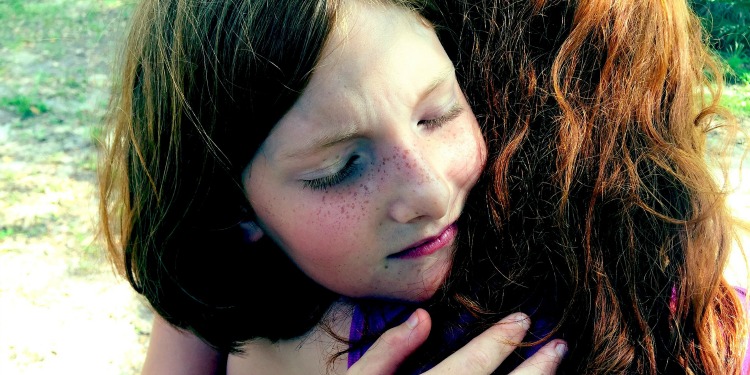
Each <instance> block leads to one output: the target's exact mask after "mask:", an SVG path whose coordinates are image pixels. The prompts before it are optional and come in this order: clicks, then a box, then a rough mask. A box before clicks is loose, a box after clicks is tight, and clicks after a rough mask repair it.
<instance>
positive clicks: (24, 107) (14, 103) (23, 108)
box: [0, 95, 48, 119]
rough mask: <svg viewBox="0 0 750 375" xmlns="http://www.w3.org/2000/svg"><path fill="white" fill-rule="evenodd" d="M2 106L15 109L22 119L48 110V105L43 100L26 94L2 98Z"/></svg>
mask: <svg viewBox="0 0 750 375" xmlns="http://www.w3.org/2000/svg"><path fill="white" fill-rule="evenodd" d="M0 107H6V108H10V109H12V110H14V111H15V112H16V113H18V115H20V116H21V118H22V119H26V118H29V117H33V116H36V115H39V114H42V113H45V112H47V111H48V108H47V106H46V105H45V104H44V103H43V102H42V101H41V100H39V99H34V98H30V97H28V96H25V95H16V96H13V97H9V98H0Z"/></svg>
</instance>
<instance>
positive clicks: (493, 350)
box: [347, 309, 567, 375]
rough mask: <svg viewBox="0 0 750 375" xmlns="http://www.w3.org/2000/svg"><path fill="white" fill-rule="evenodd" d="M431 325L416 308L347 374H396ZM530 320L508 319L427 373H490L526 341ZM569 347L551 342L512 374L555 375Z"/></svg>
mask: <svg viewBox="0 0 750 375" xmlns="http://www.w3.org/2000/svg"><path fill="white" fill-rule="evenodd" d="M431 327H432V322H431V320H430V316H429V314H428V313H427V311H425V310H422V309H417V311H415V312H414V313H413V314H412V316H411V317H409V319H408V320H407V321H406V322H404V323H402V324H401V325H399V326H396V327H393V328H391V329H390V330H388V331H386V332H385V333H383V335H382V336H381V337H380V338H379V339H378V340H377V341H376V342H375V344H374V345H373V346H372V348H370V350H368V351H367V352H366V353H365V355H364V356H362V358H361V359H360V360H359V361H357V363H355V364H354V366H352V367H351V368H350V369H349V371H347V374H348V375H355V374H356V375H367V374H393V373H395V372H396V369H397V368H398V366H399V365H400V364H401V363H402V362H403V361H404V360H405V359H406V358H407V357H408V356H409V354H411V353H412V352H414V350H416V349H417V348H418V347H419V346H420V345H422V343H424V341H425V340H426V339H427V336H428V334H429V333H430V328H431ZM528 328H529V318H528V317H527V316H526V315H524V314H521V313H517V314H512V315H510V316H507V317H505V318H504V319H503V320H501V321H500V322H499V323H497V324H495V325H494V326H492V327H490V328H489V329H487V330H486V331H484V332H482V333H481V334H480V335H479V336H477V337H475V338H474V339H473V340H471V341H470V342H469V343H468V344H466V345H465V346H464V347H462V348H461V349H459V350H458V351H456V352H455V353H453V354H452V355H450V356H449V357H448V358H446V359H444V360H443V361H442V362H440V363H439V364H437V365H436V366H435V367H433V368H432V369H430V370H429V371H427V372H425V374H429V375H440V374H450V375H478V374H491V373H492V371H494V370H495V369H496V368H497V367H498V366H500V364H501V363H502V362H503V360H505V358H507V357H508V355H509V354H510V353H511V352H513V350H514V349H515V348H516V345H517V343H519V342H521V340H523V337H524V335H525V334H526V330H527V329H528ZM566 348H567V347H566V345H565V343H564V342H563V341H562V340H552V341H551V342H549V343H547V344H546V345H544V346H543V347H542V348H541V349H539V351H537V352H536V353H535V354H534V355H533V356H531V357H529V358H528V359H526V360H525V361H524V362H523V363H521V365H519V366H518V367H517V368H516V369H515V370H513V371H512V372H511V374H512V375H531V374H554V373H555V370H556V369H557V366H558V365H559V364H560V361H561V360H562V357H563V356H564V355H565V351H566Z"/></svg>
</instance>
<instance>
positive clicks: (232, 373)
mask: <svg viewBox="0 0 750 375" xmlns="http://www.w3.org/2000/svg"><path fill="white" fill-rule="evenodd" d="M350 312H351V309H350V308H346V305H345V304H336V305H334V307H333V308H332V311H331V312H329V318H330V319H329V320H330V322H331V323H330V324H329V326H328V327H329V328H330V330H331V331H332V332H333V333H335V334H336V335H340V336H341V337H342V338H345V339H348V337H349V328H350V326H351V315H350ZM346 348H347V347H346V344H345V343H343V342H342V341H340V340H338V339H336V338H335V337H334V336H332V335H331V333H330V332H329V331H328V329H326V328H325V327H324V326H322V325H318V326H316V327H315V328H313V330H312V331H310V332H308V333H307V334H305V335H303V336H300V337H297V338H295V339H291V340H282V341H278V342H271V341H269V340H266V339H257V340H253V341H251V342H249V343H247V344H245V345H244V346H243V347H242V350H243V353H241V354H235V355H230V356H229V358H228V359H227V374H228V375H246V374H247V375H250V374H252V375H264V374H268V375H277V374H290V375H295V374H299V375H309V374H343V373H344V372H345V371H346V368H347V361H346V360H347V356H346V355H342V356H338V357H336V356H335V355H336V353H338V352H341V351H343V350H346ZM332 358H335V360H334V361H333V362H330V360H331V359H332ZM329 363H330V365H329Z"/></svg>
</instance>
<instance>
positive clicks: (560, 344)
mask: <svg viewBox="0 0 750 375" xmlns="http://www.w3.org/2000/svg"><path fill="white" fill-rule="evenodd" d="M567 351H568V346H567V345H566V344H565V342H564V341H562V340H552V341H550V342H548V343H547V344H546V345H544V346H543V347H542V348H541V349H539V350H538V351H537V352H536V353H534V355H532V356H531V357H529V358H527V359H526V360H525V361H523V363H521V364H520V365H519V366H518V367H516V369H515V370H513V371H511V373H510V374H509V375H543V374H554V373H555V371H556V370H557V366H559V365H560V362H561V361H562V359H563V357H565V353H566V352H567Z"/></svg>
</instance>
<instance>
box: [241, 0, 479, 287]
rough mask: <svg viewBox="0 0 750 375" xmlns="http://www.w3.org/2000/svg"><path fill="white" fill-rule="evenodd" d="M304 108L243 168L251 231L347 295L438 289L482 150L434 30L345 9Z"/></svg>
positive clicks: (380, 12) (408, 19) (381, 10)
mask: <svg viewBox="0 0 750 375" xmlns="http://www.w3.org/2000/svg"><path fill="white" fill-rule="evenodd" d="M342 12H343V17H341V18H340V19H339V22H338V25H337V27H336V28H335V29H334V31H333V32H332V34H331V35H330V37H329V40H328V42H327V44H326V47H325V48H324V50H323V54H322V59H321V61H320V63H319V65H318V67H317V69H316V70H315V72H314V73H313V75H312V77H311V81H310V83H309V85H308V87H307V88H306V89H305V91H304V92H303V93H302V96H301V97H300V98H299V100H298V101H297V102H296V103H295V104H294V106H293V107H292V108H291V110H290V111H289V112H288V113H287V114H286V115H285V116H284V117H283V118H282V119H281V120H280V121H279V123H278V124H277V125H276V126H275V127H274V129H273V131H272V132H271V133H270V135H269V136H268V138H267V139H266V140H265V142H264V143H263V144H262V145H261V148H260V149H259V151H258V152H257V154H256V155H255V157H254V158H253V160H252V161H251V163H250V165H249V166H248V167H247V169H246V172H245V178H244V184H245V189H246V192H247V197H248V199H249V200H250V203H251V204H252V206H253V208H254V210H255V212H256V214H257V220H258V224H259V225H260V227H261V228H262V229H263V230H264V232H265V233H266V234H267V235H269V236H270V237H271V238H272V239H273V240H274V241H276V243H278V244H279V246H280V247H281V248H282V249H283V250H284V251H285V252H286V253H287V255H288V256H289V257H290V258H291V259H292V260H293V261H294V262H295V263H296V264H297V266H299V267H300V269H302V271H304V272H305V273H306V274H307V275H308V276H310V277H311V278H312V279H314V280H316V281H317V282H318V283H320V284H321V285H323V286H325V287H327V288H329V289H331V290H332V291H334V292H337V293H339V294H342V295H346V296H349V297H380V298H392V299H399V300H408V301H420V300H424V299H427V298H429V297H430V296H432V295H433V294H434V293H435V291H436V290H437V288H438V287H439V286H440V283H441V282H442V281H443V280H444V279H445V277H446V274H447V272H448V270H449V268H450V265H451V262H452V253H453V250H454V247H455V244H454V237H455V232H456V228H455V222H456V220H457V219H458V217H459V215H460V214H461V211H462V209H463V206H464V202H465V199H466V195H467V193H468V192H469V189H471V188H472V186H473V185H474V184H475V183H476V181H477V178H478V176H479V173H480V171H481V168H482V167H483V165H484V161H485V157H486V149H485V145H484V142H483V140H482V137H481V134H480V131H479V127H478V124H477V121H476V118H475V117H474V115H473V113H472V112H471V109H470V108H469V106H468V104H467V103H466V100H465V98H464V96H463V94H462V92H461V90H460V88H459V87H458V84H457V82H456V78H455V75H454V71H453V65H452V63H451V61H450V59H449V58H448V56H447V55H446V54H445V51H444V50H443V48H442V46H441V45H440V42H439V41H438V39H437V37H436V35H435V33H434V31H433V30H432V29H431V27H429V26H427V25H425V23H424V22H422V21H421V20H420V19H419V18H418V17H417V16H415V15H413V14H412V13H410V12H409V11H406V10H404V9H401V8H397V7H393V6H378V5H365V4H361V3H359V2H354V1H346V2H345V8H344V9H342Z"/></svg>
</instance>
